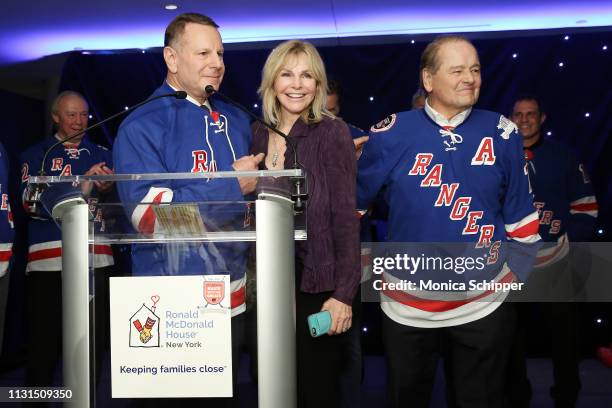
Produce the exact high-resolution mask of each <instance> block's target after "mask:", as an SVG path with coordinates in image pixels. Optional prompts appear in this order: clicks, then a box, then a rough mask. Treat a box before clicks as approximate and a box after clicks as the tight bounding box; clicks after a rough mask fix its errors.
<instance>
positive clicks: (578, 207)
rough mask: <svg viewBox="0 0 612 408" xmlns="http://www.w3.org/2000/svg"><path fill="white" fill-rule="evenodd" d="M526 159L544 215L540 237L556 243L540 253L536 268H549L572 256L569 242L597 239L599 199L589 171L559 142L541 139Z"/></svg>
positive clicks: (529, 151) (538, 203)
mask: <svg viewBox="0 0 612 408" xmlns="http://www.w3.org/2000/svg"><path fill="white" fill-rule="evenodd" d="M525 159H526V160H527V164H528V166H527V168H528V170H529V177H530V180H531V185H532V187H533V192H534V194H535V199H534V205H535V207H536V209H537V210H538V212H539V214H540V236H541V237H542V240H543V241H546V242H550V243H554V244H547V245H545V246H544V247H543V248H542V249H540V251H538V257H537V260H536V266H538V267H542V266H548V265H551V264H553V263H555V262H557V261H559V260H560V259H563V258H564V257H565V256H566V255H567V254H568V253H569V242H585V241H589V240H590V239H591V238H592V237H593V232H594V231H595V223H596V221H597V211H598V207H597V200H596V199H595V196H594V195H593V189H592V185H591V180H590V178H589V175H588V173H587V171H586V169H585V168H584V166H583V165H582V164H581V163H578V161H577V160H576V158H575V156H574V155H573V154H572V153H571V152H570V151H569V149H568V148H567V147H565V146H564V145H562V144H560V143H559V142H556V141H554V140H544V139H543V138H540V140H538V142H537V143H535V144H534V145H532V146H530V147H529V148H525Z"/></svg>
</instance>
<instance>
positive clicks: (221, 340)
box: [110, 275, 232, 398]
mask: <svg viewBox="0 0 612 408" xmlns="http://www.w3.org/2000/svg"><path fill="white" fill-rule="evenodd" d="M110 319H111V376H112V397H113V398H180V397H191V398H193V397H231V396H232V349H231V344H232V343H231V307H230V282H229V275H206V276H147V277H117V278H111V279H110Z"/></svg>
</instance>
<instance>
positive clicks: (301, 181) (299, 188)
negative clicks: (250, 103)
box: [204, 85, 308, 213]
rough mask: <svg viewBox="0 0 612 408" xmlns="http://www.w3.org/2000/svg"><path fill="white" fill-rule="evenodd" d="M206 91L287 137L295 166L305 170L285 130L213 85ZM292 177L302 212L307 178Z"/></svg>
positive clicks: (296, 201)
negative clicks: (281, 129)
mask: <svg viewBox="0 0 612 408" xmlns="http://www.w3.org/2000/svg"><path fill="white" fill-rule="evenodd" d="M204 91H205V92H206V93H207V94H208V96H210V95H212V94H216V95H218V96H219V97H220V98H221V99H223V100H224V101H226V102H228V103H230V104H232V105H234V106H236V107H238V108H239V109H240V110H241V111H243V112H244V113H246V114H247V115H249V117H250V118H252V119H253V120H255V121H256V122H258V123H261V124H262V125H264V126H265V127H267V128H268V129H270V130H271V131H273V132H274V133H276V134H277V135H279V136H280V137H282V138H283V139H285V142H287V146H289V147H291V151H292V153H293V168H294V169H302V171H305V169H304V166H302V164H301V163H300V162H299V161H298V154H297V149H296V148H295V144H294V141H293V139H291V138H290V137H289V136H287V135H286V134H284V133H283V132H281V131H280V130H278V129H277V128H275V127H274V126H272V125H271V124H269V123H267V122H265V121H264V120H262V119H260V118H259V117H258V116H257V115H255V114H254V113H253V112H251V111H250V110H248V109H247V108H245V107H244V106H242V105H241V104H240V103H238V102H236V101H234V100H233V99H231V98H230V97H228V96H226V95H224V94H222V93H221V92H219V91H217V90H216V89H215V88H214V87H213V86H212V85H206V86H205V87H204ZM290 179H291V181H293V185H294V187H295V188H294V190H293V191H292V193H291V198H292V199H293V200H294V210H295V212H297V213H301V212H303V211H304V208H305V204H306V203H305V201H306V200H308V192H306V191H303V190H304V189H305V183H306V179H305V177H304V176H303V175H302V176H296V177H291V178H290Z"/></svg>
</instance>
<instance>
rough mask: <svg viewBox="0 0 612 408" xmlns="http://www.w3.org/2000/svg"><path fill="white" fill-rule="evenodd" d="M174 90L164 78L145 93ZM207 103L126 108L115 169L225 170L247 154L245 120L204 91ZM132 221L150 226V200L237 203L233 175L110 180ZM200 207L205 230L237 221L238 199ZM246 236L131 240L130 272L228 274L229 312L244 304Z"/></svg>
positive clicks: (162, 102)
mask: <svg viewBox="0 0 612 408" xmlns="http://www.w3.org/2000/svg"><path fill="white" fill-rule="evenodd" d="M173 91H174V90H173V89H172V88H171V87H170V86H169V85H168V84H167V83H164V84H163V85H162V86H161V87H159V88H158V89H157V90H156V91H155V92H154V93H153V95H152V96H157V95H162V94H166V93H171V92H173ZM209 103H210V105H211V106H210V109H209V107H206V106H200V105H199V104H198V103H197V102H196V101H195V100H194V99H192V98H191V97H188V98H187V99H183V100H177V99H172V98H162V99H159V100H157V101H154V102H151V103H149V104H147V105H145V106H143V107H141V108H139V109H137V110H136V111H134V112H133V113H132V114H131V115H129V116H128V117H127V118H126V119H125V120H124V122H123V123H122V124H121V127H120V129H119V134H118V136H117V139H116V140H115V144H114V148H113V154H114V162H115V169H116V173H117V174H141V173H182V172H187V173H188V172H204V173H206V172H215V171H232V170H233V168H232V164H233V162H234V161H235V160H236V159H238V158H240V157H242V156H245V155H247V154H248V148H249V144H250V140H251V130H250V125H249V121H248V119H247V117H246V115H245V114H243V113H242V112H240V111H239V110H238V109H236V108H234V107H232V106H231V105H228V104H226V103H224V102H223V101H220V100H217V99H216V98H215V97H212V98H209ZM117 188H118V192H119V196H120V198H121V201H122V202H123V204H124V206H125V207H126V209H127V215H128V217H129V218H130V219H131V223H132V225H133V227H134V228H135V229H136V230H137V231H138V232H141V233H145V234H151V233H155V232H156V231H157V232H158V231H159V229H160V223H159V222H158V220H157V216H156V214H155V211H154V207H153V206H151V205H150V204H159V203H170V202H172V203H204V202H219V201H224V202H240V201H243V200H244V198H243V196H242V192H241V190H240V186H239V184H238V181H237V179H220V178H219V179H217V178H210V179H198V180H193V179H190V180H160V181H146V182H144V181H143V182H125V183H118V185H117ZM217 207H218V209H217V210H215V206H214V205H210V206H206V207H200V208H201V210H202V212H203V214H204V217H203V218H204V220H203V221H204V225H205V227H206V229H207V230H208V231H219V230H223V229H225V228H228V229H233V230H236V229H240V228H244V220H245V219H244V216H245V210H246V209H247V207H246V206H244V205H242V206H241V205H231V204H226V205H218V206H217ZM247 249H248V247H247V244H246V243H241V242H237V243H214V242H211V243H196V244H187V243H177V244H176V245H168V244H167V245H155V244H137V245H133V246H132V267H133V271H132V272H133V274H135V275H175V274H181V275H197V274H202V275H204V274H225V273H229V274H230V279H231V291H232V297H231V301H232V302H231V303H232V313H233V315H236V314H237V313H240V312H242V311H243V310H245V303H244V299H245V282H246V276H245V272H246V255H247Z"/></svg>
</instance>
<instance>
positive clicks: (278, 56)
mask: <svg viewBox="0 0 612 408" xmlns="http://www.w3.org/2000/svg"><path fill="white" fill-rule="evenodd" d="M301 53H303V54H305V55H306V57H307V58H308V65H309V66H310V70H311V72H312V75H313V77H314V79H315V81H316V86H317V87H316V91H315V97H314V99H313V101H312V103H311V104H310V106H309V108H308V109H306V110H305V111H304V112H302V115H301V117H302V120H303V121H304V122H306V123H317V122H320V121H321V120H322V119H323V115H324V114H326V115H329V114H328V113H327V112H324V111H325V102H326V100H327V76H326V74H325V65H324V64H323V60H322V59H321V56H320V55H319V52H318V51H317V49H316V48H315V47H314V45H312V44H310V43H309V42H306V41H301V40H291V41H285V42H283V43H281V44H279V45H278V46H277V47H276V48H274V49H273V50H272V52H271V53H270V55H269V56H268V59H267V60H266V63H265V65H264V67H263V71H262V74H261V84H260V85H259V89H258V90H257V93H258V94H259V97H260V98H261V101H262V112H263V117H264V120H265V121H266V122H268V123H271V124H273V125H274V126H278V125H279V124H280V120H281V106H280V103H279V101H278V99H276V93H275V92H274V82H275V81H276V78H277V77H278V75H279V74H280V71H281V70H282V69H283V67H284V66H285V65H286V63H287V61H288V60H289V59H290V58H291V57H294V56H297V55H299V54H301Z"/></svg>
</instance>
